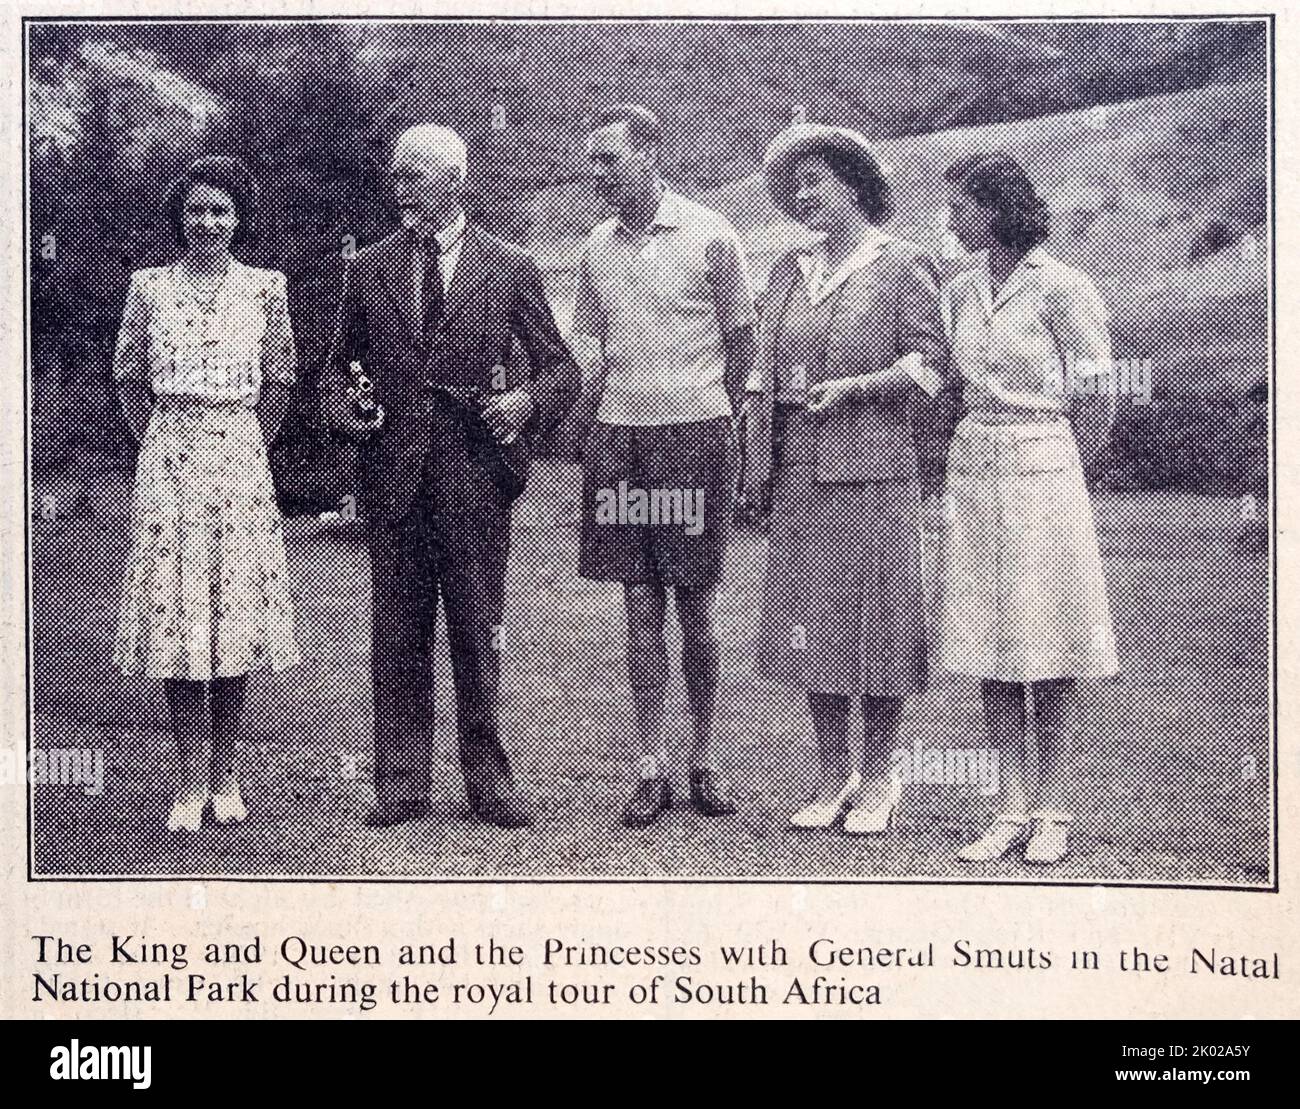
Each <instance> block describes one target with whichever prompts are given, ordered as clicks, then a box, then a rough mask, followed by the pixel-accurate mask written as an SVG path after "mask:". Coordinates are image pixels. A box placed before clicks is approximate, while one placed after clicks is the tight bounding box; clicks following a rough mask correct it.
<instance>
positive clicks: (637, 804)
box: [623, 778, 673, 828]
mask: <svg viewBox="0 0 1300 1109" xmlns="http://www.w3.org/2000/svg"><path fill="white" fill-rule="evenodd" d="M672 804H673V790H672V786H670V785H669V784H668V779H667V778H642V779H641V781H640V782H639V783H638V784H637V787H636V790H635V791H634V792H633V794H632V796H631V797H629V798H628V802H627V804H626V805H625V806H624V807H623V825H624V827H626V828H648V827H649V826H650V825H651V824H653V823H654V822H655V821H656V820H658V819H659V817H660V816H661V815H662V814H663V813H665V812H667V811H668V810H669V809H670V808H672Z"/></svg>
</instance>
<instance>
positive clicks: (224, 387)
mask: <svg viewBox="0 0 1300 1109" xmlns="http://www.w3.org/2000/svg"><path fill="white" fill-rule="evenodd" d="M178 265H179V264H176V265H171V266H160V267H155V268H151V269H143V270H137V271H136V272H135V273H133V274H132V275H131V286H130V289H129V290H128V292H127V297H126V310H125V312H124V313H123V317H122V329H121V331H120V332H119V333H118V339H117V351H116V354H115V356H114V359H113V376H114V378H115V379H117V380H119V381H120V380H127V379H130V380H136V381H144V382H148V383H149V385H150V386H151V388H152V389H153V392H154V394H155V395H156V396H159V397H164V396H170V397H186V398H190V399H193V400H198V401H204V402H209V403H229V402H242V403H243V404H246V405H249V406H252V405H255V404H256V403H257V401H258V399H259V397H260V396H261V391H262V383H263V382H264V381H276V382H281V383H283V384H286V385H291V384H292V383H293V381H294V373H295V369H296V365H297V352H296V349H295V346H294V340H293V329H292V328H291V326H290V323H289V307H288V297H287V294H286V289H285V279H284V274H282V273H279V272H277V271H276V270H264V269H257V268H255V267H253V266H245V265H244V264H242V263H241V262H237V261H234V260H233V259H232V261H231V263H230V270H229V272H228V273H227V275H226V279H225V281H224V282H223V283H222V285H221V287H220V289H219V290H218V291H217V294H216V296H215V298H214V299H213V301H212V303H211V304H210V305H209V306H205V305H204V304H202V303H201V302H200V301H199V299H198V297H197V296H196V295H195V294H194V292H193V291H192V290H191V289H190V288H189V286H188V285H187V283H186V282H185V280H184V278H183V277H182V275H181V274H180V272H179V269H178Z"/></svg>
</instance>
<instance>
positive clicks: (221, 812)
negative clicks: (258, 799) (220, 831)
mask: <svg viewBox="0 0 1300 1109" xmlns="http://www.w3.org/2000/svg"><path fill="white" fill-rule="evenodd" d="M247 818H248V810H247V809H246V808H244V799H243V798H242V797H241V796H240V795H239V783H238V782H236V781H234V780H233V779H232V780H231V781H230V783H229V784H228V785H226V786H225V787H223V788H222V790H221V792H219V793H214V794H213V795H212V819H213V820H215V821H216V822H217V823H218V824H239V823H241V822H242V821H244V820H246V819H247Z"/></svg>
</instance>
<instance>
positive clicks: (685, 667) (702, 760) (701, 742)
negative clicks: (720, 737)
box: [673, 586, 721, 770]
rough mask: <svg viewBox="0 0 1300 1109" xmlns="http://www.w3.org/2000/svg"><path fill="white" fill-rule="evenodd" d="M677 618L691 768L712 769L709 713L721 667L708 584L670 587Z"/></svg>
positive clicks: (711, 720)
mask: <svg viewBox="0 0 1300 1109" xmlns="http://www.w3.org/2000/svg"><path fill="white" fill-rule="evenodd" d="M673 593H674V600H675V601H676V603H677V620H678V622H679V623H680V624H681V628H682V676H683V677H684V678H685V680H686V699H687V701H688V702H689V703H690V707H691V720H692V723H693V725H694V728H695V733H694V736H693V737H692V738H693V741H694V742H693V744H692V747H691V769H692V770H706V769H707V770H714V769H717V768H716V767H715V766H714V765H713V752H712V750H711V742H712V739H713V713H714V708H715V706H716V704H717V700H718V672H719V670H720V669H721V663H720V658H719V656H720V651H719V649H718V637H717V633H716V632H715V631H714V627H713V600H714V597H715V596H716V590H715V589H714V588H713V587H712V586H706V587H705V588H702V589H685V588H682V587H678V588H677V589H675V590H674V591H673Z"/></svg>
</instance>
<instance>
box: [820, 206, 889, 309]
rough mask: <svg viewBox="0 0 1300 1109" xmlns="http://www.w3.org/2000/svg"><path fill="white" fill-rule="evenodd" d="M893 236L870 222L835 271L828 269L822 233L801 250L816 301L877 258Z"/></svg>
mask: <svg viewBox="0 0 1300 1109" xmlns="http://www.w3.org/2000/svg"><path fill="white" fill-rule="evenodd" d="M893 238H894V236H893V235H891V234H889V233H888V232H887V231H882V230H881V229H880V228H879V227H876V226H875V225H874V224H872V225H869V226H868V227H867V230H866V233H865V234H864V235H863V236H862V242H860V243H859V244H858V245H857V246H856V247H855V248H854V250H853V253H852V254H850V255H849V256H848V257H847V258H845V259H844V261H842V262H841V263H840V264H839V265H838V266H836V267H835V270H834V272H827V269H826V239H825V237H824V236H819V237H818V239H817V241H816V242H814V243H813V244H812V245H811V246H810V247H808V248H807V249H806V250H804V251H801V252H800V254H799V265H800V267H801V268H802V269H803V275H804V280H805V281H806V282H807V283H808V286H809V290H810V292H811V295H812V300H813V303H814V304H816V303H818V302H820V301H823V300H825V299H826V298H827V297H828V296H830V295H831V293H833V292H834V291H835V290H836V289H838V288H839V287H840V286H841V285H843V284H844V282H845V281H847V280H848V279H849V278H850V277H851V276H852V275H853V274H854V273H856V272H857V271H858V270H860V269H862V268H863V267H864V266H868V265H870V264H871V263H872V262H874V261H875V260H876V257H877V255H879V254H880V251H881V250H882V248H883V247H884V246H885V244H886V243H888V242H891V241H892V240H893Z"/></svg>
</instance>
